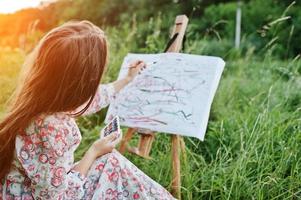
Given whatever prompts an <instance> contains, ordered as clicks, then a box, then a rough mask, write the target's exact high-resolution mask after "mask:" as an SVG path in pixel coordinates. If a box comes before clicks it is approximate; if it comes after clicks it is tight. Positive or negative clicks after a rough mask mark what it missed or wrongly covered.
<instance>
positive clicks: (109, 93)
mask: <svg viewBox="0 0 301 200" xmlns="http://www.w3.org/2000/svg"><path fill="white" fill-rule="evenodd" d="M145 67H146V65H145V63H144V62H142V61H135V62H133V63H132V64H130V66H129V70H128V74H127V76H126V77H125V78H123V79H120V80H117V81H115V82H113V83H109V84H102V85H100V86H99V87H98V89H97V92H96V95H95V97H94V99H93V101H92V103H91V105H90V106H89V108H88V109H87V110H86V111H85V112H84V113H83V115H89V114H93V113H96V112H98V111H99V110H101V109H102V108H104V107H106V106H108V105H109V104H110V102H111V101H112V100H113V99H114V98H115V95H116V93H118V92H119V91H120V90H121V89H122V88H124V87H125V86H126V85H127V84H128V83H130V82H131V81H132V80H133V79H134V78H135V77H136V76H137V75H138V74H139V73H140V72H141V71H142V70H143V69H145ZM84 107H85V105H82V106H81V107H79V108H78V109H77V110H76V111H75V112H72V113H76V112H79V111H80V110H81V109H83V108H84Z"/></svg>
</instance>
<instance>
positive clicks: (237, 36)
mask: <svg viewBox="0 0 301 200" xmlns="http://www.w3.org/2000/svg"><path fill="white" fill-rule="evenodd" d="M240 34H241V2H240V1H238V2H237V9H236V27H235V48H236V49H239V46H240Z"/></svg>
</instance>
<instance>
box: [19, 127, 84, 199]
mask: <svg viewBox="0 0 301 200" xmlns="http://www.w3.org/2000/svg"><path fill="white" fill-rule="evenodd" d="M64 126H66V125H64V123H62V124H58V125H57V124H55V123H43V124H41V125H39V126H38V127H37V126H34V127H32V130H30V131H29V134H27V135H23V136H18V137H17V140H16V153H17V157H18V160H19V161H20V163H21V165H22V167H23V169H24V172H25V174H26V175H27V176H28V178H29V179H30V180H31V190H32V195H33V197H34V199H60V200H61V199H81V198H82V197H83V195H84V188H83V186H84V184H85V182H86V178H85V177H84V176H82V175H81V174H80V173H79V172H76V171H74V170H72V167H73V161H74V159H73V153H74V149H75V148H73V145H74V144H72V143H71V144H68V141H70V138H68V137H70V135H72V132H71V131H72V130H71V129H69V130H68V128H64ZM74 141H75V140H74Z"/></svg>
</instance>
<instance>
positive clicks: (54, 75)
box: [0, 21, 173, 200]
mask: <svg viewBox="0 0 301 200" xmlns="http://www.w3.org/2000/svg"><path fill="white" fill-rule="evenodd" d="M107 57H108V51H107V41H106V38H105V35H104V32H103V31H102V30H101V29H99V28H98V27H96V26H94V25H93V24H92V23H90V22H87V21H81V22H68V23H66V24H64V25H62V26H60V27H58V28H55V29H53V30H52V31H50V32H49V33H48V34H47V35H46V36H45V37H44V38H43V39H42V40H41V41H40V43H39V44H38V46H37V47H36V48H35V49H34V51H33V53H32V54H31V55H30V56H29V57H28V59H27V61H26V62H25V66H24V67H26V68H28V71H27V73H26V74H25V76H24V78H23V80H22V83H21V84H20V85H19V87H18V88H17V90H16V93H15V95H14V98H13V100H12V101H11V107H10V109H9V111H8V113H7V115H6V117H5V118H4V119H3V121H2V122H1V123H0V144H1V146H0V179H1V184H0V199H22V200H28V199H173V197H172V196H171V195H170V194H169V193H168V192H167V191H166V190H165V189H164V188H163V187H162V186H160V185H159V184H158V183H156V182H155V181H153V180H152V179H150V178H149V177H148V176H146V175H145V174H144V173H143V172H141V171H140V170H139V169H137V167H135V166H134V165H133V164H132V163H130V161H128V160H127V159H126V158H124V157H123V156H122V155H120V154H119V153H118V152H117V151H114V150H113V149H114V147H115V145H116V142H115V141H116V137H117V135H116V134H113V135H111V136H108V137H105V138H104V139H99V140H97V141H95V142H94V143H93V144H92V145H91V147H90V148H89V150H88V151H87V152H86V154H85V155H84V157H83V158H82V160H80V161H79V162H78V163H76V164H74V163H73V162H74V159H73V153H74V151H75V149H76V148H77V147H78V145H79V143H80V140H81V134H80V132H79V129H78V127H77V125H76V123H75V119H74V118H75V117H77V116H81V115H88V114H91V113H94V112H97V111H99V110H100V109H101V108H103V107H105V106H107V105H108V104H109V103H110V101H111V100H112V99H113V98H114V95H115V94H116V93H117V92H118V91H119V90H120V89H122V88H123V87H124V86H125V85H126V84H128V83H129V82H130V81H131V80H133V78H134V77H135V76H136V75H137V74H138V73H139V72H140V71H141V70H142V69H143V68H144V67H145V64H144V63H143V62H138V61H137V62H134V63H133V64H132V67H131V68H130V69H129V71H128V75H127V77H126V78H124V79H122V80H119V81H116V82H114V83H110V84H107V85H99V83H100V80H101V77H102V75H103V73H104V71H105V66H106V63H107Z"/></svg>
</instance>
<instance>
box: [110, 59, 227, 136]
mask: <svg viewBox="0 0 301 200" xmlns="http://www.w3.org/2000/svg"><path fill="white" fill-rule="evenodd" d="M137 59H139V60H143V61H144V62H146V63H147V68H146V70H144V71H143V72H142V74H140V75H139V76H137V77H136V78H135V79H134V81H133V82H131V83H130V84H129V85H128V86H126V87H125V88H124V89H123V90H122V91H120V92H119V93H118V94H117V96H116V99H115V100H114V101H113V102H112V103H111V105H110V107H109V110H108V113H107V117H106V122H107V121H110V119H112V118H113V117H114V116H116V115H118V116H119V117H120V124H121V125H123V126H127V127H137V128H144V129H149V130H152V131H159V132H164V133H171V134H179V135H184V136H191V137H196V138H199V139H200V140H204V136H205V132H206V127H207V123H208V118H209V112H210V107H211V104H212V101H213V98H214V94H215V92H216V89H217V87H218V83H219V80H220V77H221V74H222V72H223V69H224V66H225V62H224V61H223V60H222V59H221V58H218V57H211V56H198V55H189V54H182V53H162V54H128V55H127V56H126V57H125V59H124V62H123V64H122V67H121V70H120V73H119V77H118V79H121V78H122V77H124V76H125V75H126V72H127V69H128V66H129V63H130V62H132V61H134V60H137Z"/></svg>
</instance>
